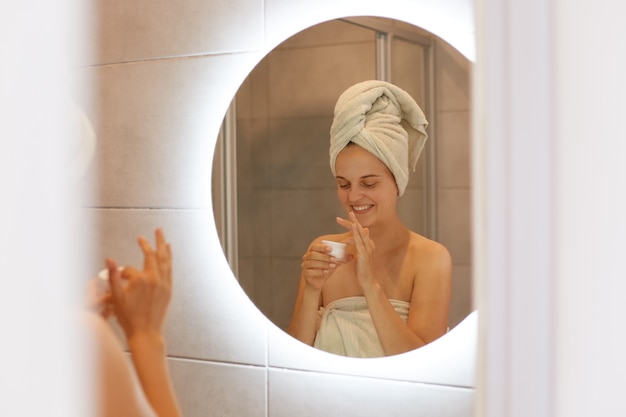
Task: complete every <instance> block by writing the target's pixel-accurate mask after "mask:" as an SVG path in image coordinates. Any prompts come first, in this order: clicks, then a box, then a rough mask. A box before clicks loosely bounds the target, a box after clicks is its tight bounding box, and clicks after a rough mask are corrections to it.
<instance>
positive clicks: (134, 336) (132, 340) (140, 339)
mask: <svg viewBox="0 0 626 417" xmlns="http://www.w3.org/2000/svg"><path fill="white" fill-rule="evenodd" d="M138 242H139V246H140V247H141V250H142V252H143V255H144V265H143V269H142V270H137V269H134V268H131V267H129V268H124V271H123V272H122V273H121V274H120V272H119V270H118V268H117V265H116V263H115V261H113V260H107V266H108V268H109V277H110V284H111V300H112V303H113V311H114V314H115V316H116V318H117V320H118V322H119V323H120V325H121V327H122V329H123V330H124V333H125V334H126V338H127V342H128V346H129V348H130V352H131V357H132V360H133V364H134V366H135V371H136V373H137V376H138V378H139V381H140V383H141V387H142V389H143V391H144V393H145V395H146V398H147V399H148V401H149V402H150V404H151V406H152V408H153V409H154V411H155V412H156V414H157V415H158V416H159V417H179V416H180V415H181V413H180V410H179V407H178V403H177V401H176V395H175V393H174V389H173V387H172V384H171V381H170V376H169V373H168V369H167V359H166V349H165V339H164V337H163V323H164V321H165V316H166V313H167V308H168V305H169V302H170V298H171V294H172V254H171V248H170V245H169V244H168V243H167V242H166V241H165V237H164V235H163V232H162V231H161V230H160V229H158V230H157V231H156V249H152V247H151V246H150V244H149V243H148V241H147V240H146V239H144V238H143V237H139V238H138ZM120 275H121V276H120ZM122 276H123V277H124V278H125V280H124V279H122ZM124 281H126V282H124Z"/></svg>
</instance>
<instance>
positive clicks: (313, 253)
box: [300, 243, 342, 290]
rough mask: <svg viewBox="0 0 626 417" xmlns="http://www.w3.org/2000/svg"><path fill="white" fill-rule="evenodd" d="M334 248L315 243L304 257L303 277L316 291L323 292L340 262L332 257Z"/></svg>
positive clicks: (302, 265)
mask: <svg viewBox="0 0 626 417" xmlns="http://www.w3.org/2000/svg"><path fill="white" fill-rule="evenodd" d="M331 250H332V248H331V247H330V246H327V245H325V244H323V243H313V244H312V245H311V246H310V247H309V250H307V252H306V253H305V254H304V256H303V257H302V264H301V265H300V266H301V268H302V276H303V277H304V279H305V280H306V283H307V284H308V285H309V286H310V287H311V288H313V289H315V290H321V289H322V286H323V285H324V282H325V281H326V280H327V279H328V278H330V277H331V275H332V274H333V272H335V269H336V268H337V265H338V264H340V263H342V262H341V261H340V260H338V259H337V258H335V257H334V256H331V255H330V252H331Z"/></svg>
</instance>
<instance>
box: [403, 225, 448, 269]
mask: <svg viewBox="0 0 626 417" xmlns="http://www.w3.org/2000/svg"><path fill="white" fill-rule="evenodd" d="M409 251H410V253H411V254H412V256H411V259H412V262H414V267H415V268H416V269H417V270H420V271H431V272H441V273H447V272H449V270H450V269H451V267H452V258H451V256H450V252H449V251H448V249H447V248H446V247H445V246H443V245H442V244H441V243H439V242H436V241H434V240H431V239H428V238H426V237H424V236H422V235H420V234H417V233H415V232H411V241H410V243H409Z"/></svg>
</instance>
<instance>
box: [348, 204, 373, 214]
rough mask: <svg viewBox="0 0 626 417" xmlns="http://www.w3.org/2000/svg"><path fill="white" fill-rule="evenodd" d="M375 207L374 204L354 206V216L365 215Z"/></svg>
mask: <svg viewBox="0 0 626 417" xmlns="http://www.w3.org/2000/svg"><path fill="white" fill-rule="evenodd" d="M372 207H374V205H373V204H366V205H360V206H352V210H353V211H354V214H359V213H363V212H365V211H367V210H369V209H370V208H372Z"/></svg>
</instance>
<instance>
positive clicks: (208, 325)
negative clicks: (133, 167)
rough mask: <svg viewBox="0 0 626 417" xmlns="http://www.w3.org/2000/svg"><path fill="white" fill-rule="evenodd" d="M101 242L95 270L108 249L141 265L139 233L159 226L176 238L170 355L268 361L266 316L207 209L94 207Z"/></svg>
mask: <svg viewBox="0 0 626 417" xmlns="http://www.w3.org/2000/svg"><path fill="white" fill-rule="evenodd" d="M93 211H94V213H93V214H94V217H95V218H97V219H98V222H97V224H96V225H95V227H96V228H97V230H96V234H97V235H99V236H100V239H99V242H100V244H99V245H98V247H97V248H96V250H95V254H94V259H93V260H91V262H92V264H93V265H94V266H93V271H94V273H95V272H97V271H98V270H100V269H101V268H102V266H101V265H102V260H103V259H104V258H105V257H112V258H113V259H116V260H117V261H118V263H119V264H120V265H136V266H141V265H142V255H141V251H140V249H139V247H138V246H137V244H136V237H137V236H139V235H144V236H146V237H147V238H149V239H150V241H151V242H154V235H153V231H154V230H155V229H156V228H157V227H162V228H163V231H164V233H165V236H166V238H167V239H168V241H169V242H170V243H171V245H172V253H173V258H174V259H173V267H174V289H173V298H172V303H171V305H170V311H169V313H168V317H167V322H166V338H167V340H168V353H169V354H170V355H173V356H178V357H185V358H194V359H208V360H222V361H226V362H235V363H244V364H257V365H263V364H265V363H266V348H265V346H266V331H265V323H266V320H265V318H264V317H263V316H262V315H261V314H260V313H259V312H258V310H257V309H256V308H255V307H254V306H253V305H252V303H251V302H250V300H249V299H248V297H246V295H245V294H244V293H243V291H242V290H241V287H240V286H239V284H238V283H237V282H236V280H235V278H234V277H233V275H232V272H231V271H230V268H229V267H228V264H227V263H226V260H225V258H224V256H223V254H222V251H221V248H220V247H219V244H217V246H216V231H215V226H214V222H213V215H212V213H211V211H210V210H127V209H123V210H117V209H115V210H101V209H97V210H93Z"/></svg>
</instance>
